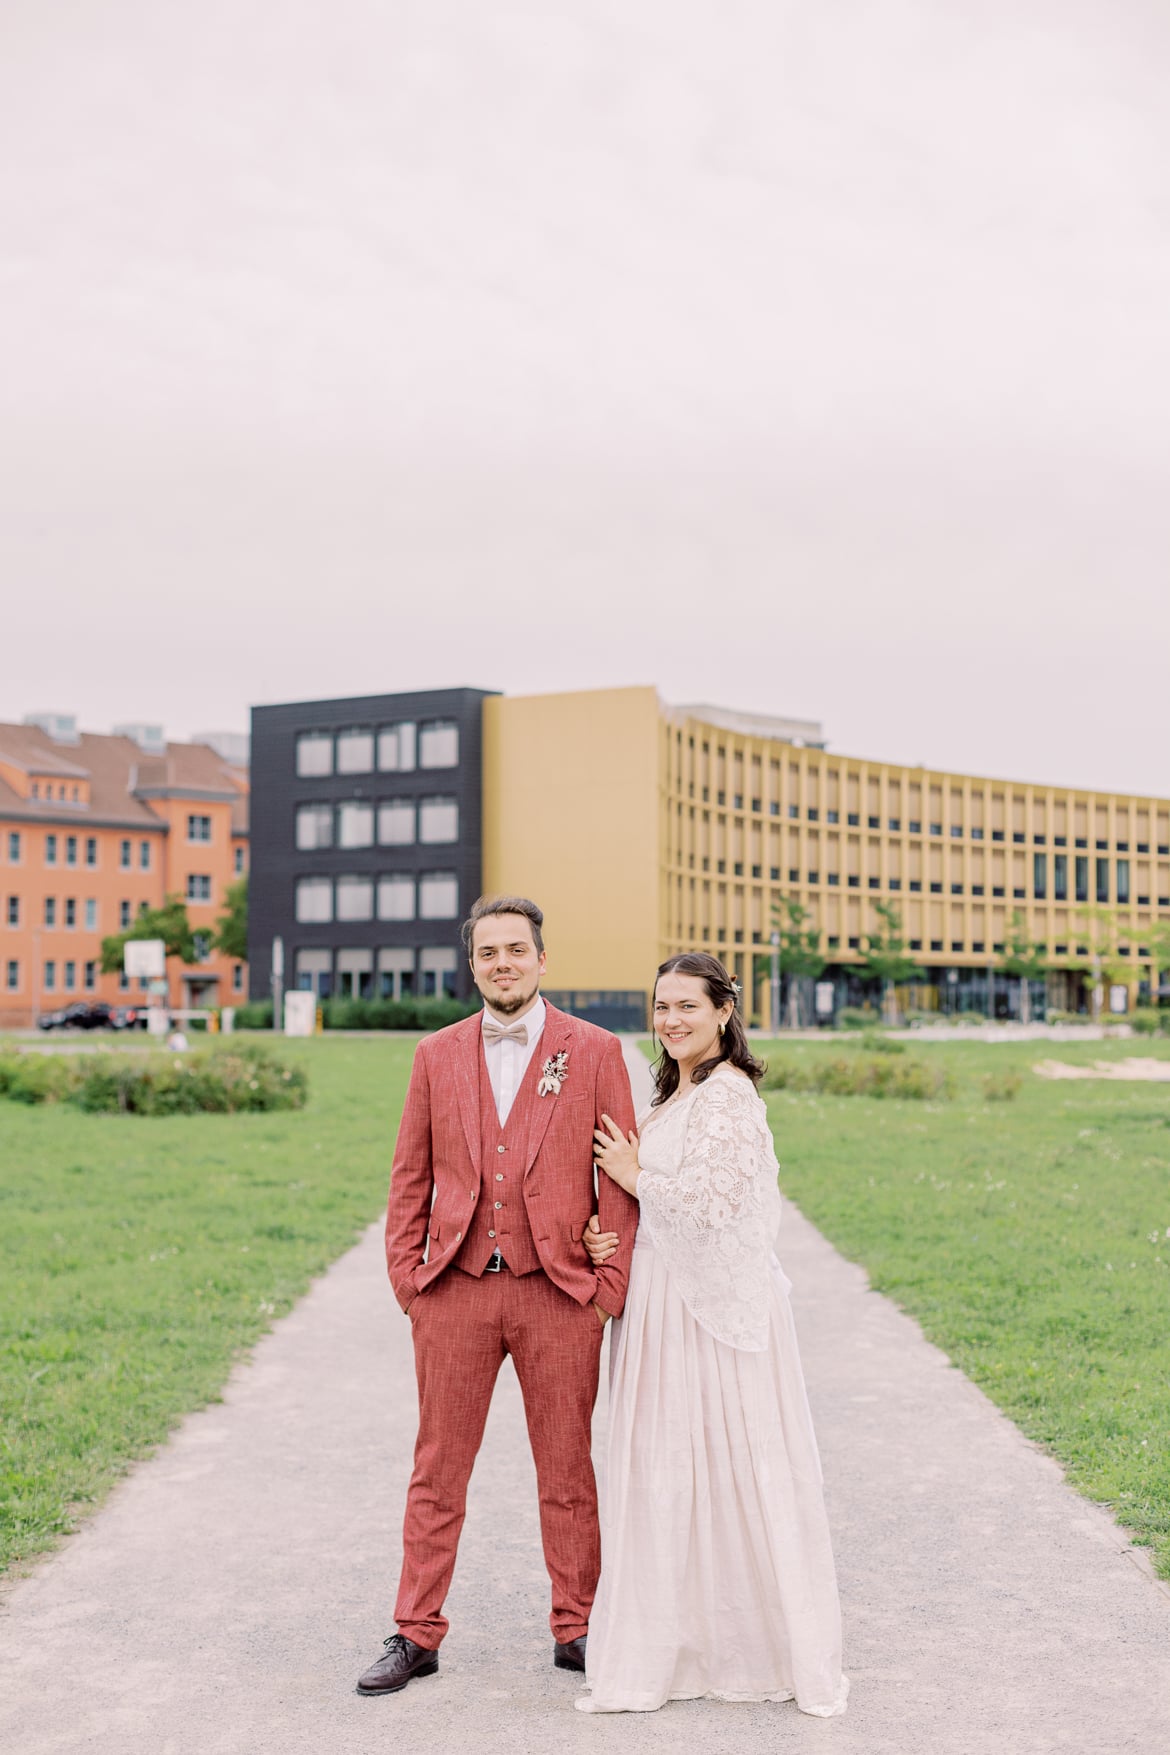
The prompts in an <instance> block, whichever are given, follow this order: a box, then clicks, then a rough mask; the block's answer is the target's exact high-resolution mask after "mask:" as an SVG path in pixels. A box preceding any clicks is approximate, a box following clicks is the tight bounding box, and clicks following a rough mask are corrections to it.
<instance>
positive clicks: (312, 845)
mask: <svg viewBox="0 0 1170 1755" xmlns="http://www.w3.org/2000/svg"><path fill="white" fill-rule="evenodd" d="M332 845H333V806H332V805H331V804H302V805H298V806H297V847H298V849H299V851H300V852H302V853H312V852H315V851H316V849H317V848H320V847H332ZM237 851H239V849H237Z"/></svg>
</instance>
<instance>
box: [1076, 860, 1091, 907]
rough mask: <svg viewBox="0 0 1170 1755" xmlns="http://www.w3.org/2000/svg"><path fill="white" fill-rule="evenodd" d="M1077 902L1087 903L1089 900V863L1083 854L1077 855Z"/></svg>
mask: <svg viewBox="0 0 1170 1755" xmlns="http://www.w3.org/2000/svg"><path fill="white" fill-rule="evenodd" d="M1076 862H1077V863H1076V881H1077V901H1078V902H1087V901H1088V899H1089V861H1088V859H1086V858H1085V857H1083V856H1082V855H1081V854H1077V855H1076Z"/></svg>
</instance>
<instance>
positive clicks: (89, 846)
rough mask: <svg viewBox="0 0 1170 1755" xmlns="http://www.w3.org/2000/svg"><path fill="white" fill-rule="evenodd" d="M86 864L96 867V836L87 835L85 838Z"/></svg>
mask: <svg viewBox="0 0 1170 1755" xmlns="http://www.w3.org/2000/svg"><path fill="white" fill-rule="evenodd" d="M85 863H86V865H96V864H97V836H96V835H87V836H86V837H85Z"/></svg>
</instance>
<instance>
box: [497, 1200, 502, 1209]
mask: <svg viewBox="0 0 1170 1755" xmlns="http://www.w3.org/2000/svg"><path fill="white" fill-rule="evenodd" d="M503 1204H504V1203H503V1201H502V1200H498V1201H497V1202H496V1208H497V1211H498V1210H499V1208H500V1207H502V1206H503Z"/></svg>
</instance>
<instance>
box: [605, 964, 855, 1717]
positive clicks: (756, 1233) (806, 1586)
mask: <svg viewBox="0 0 1170 1755" xmlns="http://www.w3.org/2000/svg"><path fill="white" fill-rule="evenodd" d="M735 998H736V989H735V987H734V985H733V983H732V980H731V978H730V976H729V975H728V973H727V971H726V969H724V967H723V965H722V964H721V963H720V962H718V961H717V960H716V959H715V958H714V957H710V956H707V955H706V954H705V953H702V952H687V953H684V954H683V955H682V956H676V957H671V958H669V959H668V960H667V961H666V962H665V963H663V965H662V967H661V968H660V969H659V971H658V975H657V979H656V984H655V992H654V1028H655V1031H656V1033H657V1035H658V1038H659V1041H660V1042H661V1044H662V1050H663V1052H662V1056H661V1058H660V1060H659V1061H658V1062H657V1064H656V1067H655V1080H656V1085H657V1090H656V1092H655V1096H654V1100H653V1102H652V1104H651V1106H650V1108H649V1110H647V1112H646V1114H645V1115H644V1116H642V1117H640V1132H639V1133H638V1134H630V1136H629V1137H628V1139H627V1138H625V1137H623V1135H622V1133H621V1131H620V1130H619V1129H618V1128H617V1127H616V1126H615V1125H614V1124H613V1123H612V1121H610V1120H609V1118H608V1117H606V1118H605V1120H606V1128H607V1130H608V1131H607V1132H606V1131H601V1130H599V1131H598V1134H597V1162H598V1165H599V1166H600V1168H601V1169H602V1170H603V1171H604V1172H605V1174H606V1175H607V1176H611V1177H612V1178H613V1180H614V1181H615V1182H617V1183H619V1184H620V1185H621V1187H623V1188H624V1189H626V1190H627V1191H628V1192H629V1193H630V1194H632V1195H634V1196H635V1197H636V1198H637V1199H638V1201H639V1202H640V1205H641V1222H640V1224H639V1227H638V1233H637V1238H636V1241H635V1246H634V1257H633V1265H632V1267H631V1271H630V1283H629V1291H628V1295H627V1298H626V1306H625V1311H624V1313H623V1315H622V1318H621V1320H620V1322H617V1323H615V1324H614V1334H613V1340H612V1342H611V1350H610V1403H609V1437H608V1444H607V1463H606V1471H605V1496H604V1504H603V1515H602V1530H601V1581H600V1584H599V1587H598V1592H597V1600H596V1602H595V1603H594V1606H593V1613H592V1616H591V1618H590V1623H589V1643H588V1648H587V1656H586V1682H587V1686H588V1688H589V1689H590V1693H589V1694H588V1695H586V1696H584V1697H583V1698H581V1699H580V1700H578V1701H577V1702H576V1704H577V1706H578V1708H579V1709H580V1710H581V1711H583V1712H653V1711H655V1710H656V1708H658V1707H660V1706H662V1705H663V1704H664V1703H665V1702H666V1701H668V1700H693V1699H696V1698H700V1697H709V1698H713V1699H717V1700H791V1699H795V1701H796V1704H797V1706H799V1707H800V1709H801V1711H803V1712H808V1713H814V1714H816V1715H817V1716H819V1717H824V1718H828V1717H831V1716H833V1715H834V1714H836V1713H839V1712H843V1711H844V1710H845V1698H846V1695H847V1693H848V1688H849V1684H848V1681H847V1680H846V1678H845V1677H844V1676H843V1675H842V1673H841V1618H840V1609H839V1606H838V1600H837V1582H836V1575H835V1572H834V1568H833V1553H832V1547H831V1545H830V1541H829V1529H828V1522H827V1519H826V1516H825V1506H824V1498H823V1495H822V1489H821V1468H820V1459H819V1457H818V1454H817V1445H816V1438H815V1437H814V1435H813V1428H812V1419H811V1416H810V1414H809V1407H808V1400H807V1397H806V1395H805V1388H804V1377H803V1374H802V1372H801V1367H800V1357H799V1354H798V1352H797V1345H796V1334H795V1330H794V1328H793V1322H792V1313H791V1310H790V1308H789V1302H788V1293H789V1289H790V1288H789V1282H788V1280H787V1279H786V1278H785V1277H784V1274H783V1273H782V1272H781V1269H780V1265H779V1263H778V1262H777V1260H776V1256H775V1252H774V1249H773V1243H774V1241H775V1237H776V1231H777V1227H778V1223H779V1219H780V1195H779V1191H778V1189H777V1186H776V1181H777V1175H778V1167H777V1163H776V1155H775V1151H774V1148H773V1145H772V1136H771V1133H770V1131H769V1128H768V1122H767V1116H766V1113H765V1109H764V1104H763V1101H762V1100H761V1098H760V1097H759V1096H758V1095H757V1093H756V1089H755V1084H756V1081H757V1080H758V1079H759V1078H760V1076H761V1074H762V1072H763V1068H762V1067H761V1065H760V1064H759V1062H758V1061H756V1060H755V1059H754V1058H753V1056H752V1054H751V1051H750V1049H749V1047H748V1043H747V1038H746V1036H745V1035H744V1031H743V1027H742V1025H741V1024H740V1021H739V1018H738V1016H737V1014H736V1010H735ZM595 1225H596V1221H594V1226H595ZM616 1242H617V1239H616V1238H615V1237H613V1236H612V1235H610V1234H599V1233H598V1232H597V1231H596V1230H595V1229H591V1231H590V1233H589V1236H588V1240H587V1247H588V1248H589V1253H590V1256H591V1257H592V1259H593V1260H594V1261H595V1262H597V1261H601V1260H604V1259H605V1257H606V1256H607V1255H608V1254H610V1253H611V1252H612V1250H613V1248H614V1247H616Z"/></svg>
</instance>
